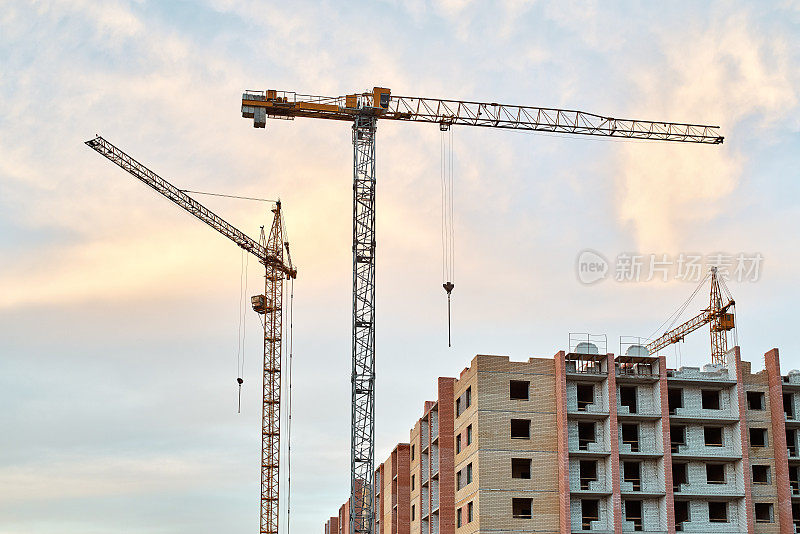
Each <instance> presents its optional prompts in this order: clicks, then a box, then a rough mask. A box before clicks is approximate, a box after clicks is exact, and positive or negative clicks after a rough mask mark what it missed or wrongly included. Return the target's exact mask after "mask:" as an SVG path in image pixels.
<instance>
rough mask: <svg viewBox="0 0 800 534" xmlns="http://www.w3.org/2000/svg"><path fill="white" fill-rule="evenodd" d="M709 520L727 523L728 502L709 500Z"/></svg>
mask: <svg viewBox="0 0 800 534" xmlns="http://www.w3.org/2000/svg"><path fill="white" fill-rule="evenodd" d="M708 520H709V521H711V522H712V523H727V522H728V503H726V502H725V501H709V503H708Z"/></svg>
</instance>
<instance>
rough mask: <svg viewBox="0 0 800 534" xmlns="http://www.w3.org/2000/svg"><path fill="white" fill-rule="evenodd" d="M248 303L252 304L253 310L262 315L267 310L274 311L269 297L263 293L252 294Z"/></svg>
mask: <svg viewBox="0 0 800 534" xmlns="http://www.w3.org/2000/svg"><path fill="white" fill-rule="evenodd" d="M250 304H251V305H252V306H253V311H254V312H256V313H259V314H261V315H264V314H265V313H267V312H268V311H274V310H273V308H272V306H271V304H272V303H270V302H269V299H268V298H267V297H265V296H264V295H253V296H252V297H250Z"/></svg>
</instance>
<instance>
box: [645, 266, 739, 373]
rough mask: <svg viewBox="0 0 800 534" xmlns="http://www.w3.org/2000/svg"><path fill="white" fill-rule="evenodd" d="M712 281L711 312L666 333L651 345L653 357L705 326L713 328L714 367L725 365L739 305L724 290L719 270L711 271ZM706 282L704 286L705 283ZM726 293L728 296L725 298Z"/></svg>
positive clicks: (650, 350) (712, 357)
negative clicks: (736, 309) (729, 333)
mask: <svg viewBox="0 0 800 534" xmlns="http://www.w3.org/2000/svg"><path fill="white" fill-rule="evenodd" d="M707 278H708V277H707ZM707 278H706V279H707ZM710 278H711V295H710V297H709V302H708V308H706V309H704V310H703V311H702V312H701V313H700V314H698V315H697V316H695V317H692V318H691V319H689V320H688V321H686V322H685V323H683V324H681V325H679V326H677V327H675V328H673V329H671V330H669V331H668V332H665V333H664V334H663V335H662V336H661V337H659V338H658V339H655V340H653V341H651V342H650V343H648V344H647V351H648V352H649V353H650V354H655V353H656V352H658V351H659V350H661V349H663V348H664V347H667V346H669V345H672V344H673V343H677V342H679V341H683V339H684V338H685V337H686V336H687V335H689V334H691V333H692V332H694V331H695V330H698V329H699V328H702V327H703V326H705V325H710V327H709V328H710V331H711V363H715V364H719V365H722V364H724V363H725V354H726V353H727V352H728V332H730V331H732V330H733V329H734V328H735V327H736V318H735V313H734V312H733V310H734V309H735V306H736V302H735V301H734V300H733V297H731V295H730V292H729V291H728V289H727V287H725V281H724V280H720V277H719V273H718V269H717V267H712V268H711V271H710ZM703 282H705V279H704V280H703ZM723 289H724V293H725V295H724V298H723Z"/></svg>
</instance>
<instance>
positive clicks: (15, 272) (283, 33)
mask: <svg viewBox="0 0 800 534" xmlns="http://www.w3.org/2000/svg"><path fill="white" fill-rule="evenodd" d="M0 59H1V60H2V63H0V65H1V66H2V67H1V68H0V99H1V100H2V101H1V103H0V407H2V409H0V532H2V533H3V534H23V533H24V534H33V533H35V534H39V533H42V534H44V533H47V534H73V533H74V534H77V533H81V534H95V533H97V534H99V533H107V532H126V533H131V534H145V533H146V534H151V533H152V534H156V533H158V534H189V533H191V534H204V533H212V532H214V533H216V532H242V533H245V532H255V531H256V529H257V528H258V499H259V461H260V435H259V433H260V396H261V385H260V370H261V362H260V359H261V352H262V349H261V347H260V343H261V341H260V333H259V328H260V326H259V323H258V319H257V316H256V315H255V314H254V313H253V312H249V313H247V315H246V318H247V319H246V329H247V336H246V347H245V351H244V353H245V374H244V387H243V390H242V402H243V408H242V413H241V414H237V413H236V382H235V379H236V368H237V358H236V352H237V337H238V331H239V323H238V316H239V302H240V270H241V268H242V254H241V251H240V250H239V249H238V248H237V247H236V246H234V245H233V244H232V243H231V242H229V241H227V240H226V239H225V238H224V237H222V236H219V235H217V234H215V233H214V232H213V230H211V229H210V228H208V227H207V226H205V225H203V224H202V223H200V222H199V221H197V220H195V219H193V218H192V217H191V216H189V215H187V214H185V213H182V212H181V211H180V210H179V209H178V208H177V207H176V206H174V205H172V204H171V203H170V202H168V201H167V200H165V199H163V198H160V197H158V195H156V194H155V193H154V192H153V191H152V190H150V189H148V188H147V187H145V186H144V185H142V184H141V183H138V182H136V181H135V180H134V179H133V178H132V177H130V176H129V175H127V174H126V173H124V172H123V171H121V170H120V169H119V168H117V167H115V166H113V165H112V164H110V163H109V162H108V161H106V160H104V159H103V158H102V157H100V156H98V155H97V154H96V153H95V152H94V151H92V150H90V149H88V148H87V147H86V146H85V145H84V144H83V142H84V141H85V140H87V139H90V138H91V137H93V136H94V135H95V134H101V135H103V136H104V137H106V138H107V139H108V140H109V141H111V142H112V143H114V144H116V145H118V146H119V147H121V148H122V149H123V150H126V151H127V152H129V153H130V154H131V155H132V156H134V157H135V158H137V159H139V160H140V161H142V162H143V163H145V164H146V165H148V166H149V167H150V168H152V169H153V170H154V171H156V172H158V173H159V174H161V175H162V176H163V177H165V178H167V179H168V180H170V181H172V182H173V183H174V184H176V185H178V186H179V187H182V188H186V189H195V190H201V191H213V192H219V193H225V194H233V195H244V196H253V197H263V198H276V197H280V198H281V200H282V201H283V208H284V210H285V219H286V224H287V229H288V236H289V239H290V241H291V245H292V257H293V260H294V262H295V263H296V265H297V267H298V271H299V274H298V278H297V281H296V282H295V286H294V288H295V300H294V332H293V341H294V365H293V386H294V387H293V403H294V406H293V407H294V410H293V427H292V457H291V464H292V481H291V485H292V497H291V498H292V502H291V505H292V506H291V509H292V511H291V518H292V529H293V530H295V531H296V532H321V531H322V528H323V522H324V521H325V520H326V519H327V518H328V517H329V516H331V515H335V514H336V513H337V510H338V508H339V506H340V505H341V504H342V503H343V502H344V501H345V500H346V499H347V497H348V493H349V469H350V465H349V461H350V459H349V440H350V428H349V425H350V305H351V296H350V292H351V276H352V275H351V235H350V232H351V195H352V184H351V181H352V146H351V139H350V129H349V126H348V124H346V123H338V122H333V121H331V122H328V121H319V120H310V119H298V120H295V121H291V122H290V121H268V123H267V127H266V129H265V130H260V129H259V130H257V129H254V128H253V127H252V121H251V120H246V119H243V118H241V114H240V103H241V100H240V99H241V93H242V91H243V90H245V89H268V88H270V89H271V88H274V89H279V90H288V91H296V92H298V93H305V94H316V95H328V96H337V95H344V94H347V93H353V92H362V91H365V90H371V88H372V87H373V86H383V87H388V88H391V90H392V92H393V94H397V95H408V96H424V97H440V98H450V99H464V100H475V101H485V102H500V103H506V104H519V105H533V106H549V107H564V108H570V109H580V110H584V111H589V112H594V113H598V114H602V115H608V116H612V117H617V118H638V119H650V120H659V121H674V122H693V123H704V124H712V125H719V126H720V127H721V131H722V134H723V135H724V136H725V142H724V144H722V145H717V146H710V145H689V144H682V143H674V144H665V143H657V142H633V141H624V140H623V141H620V140H609V139H597V138H579V137H572V138H569V137H565V136H554V135H546V134H530V133H518V132H508V131H494V130H491V129H483V128H471V129H470V128H465V127H461V128H454V129H453V142H454V162H455V168H454V180H455V186H454V210H455V280H454V282H455V286H456V287H455V290H454V292H453V340H454V343H453V347H452V348H451V349H448V347H447V338H446V299H445V293H444V291H443V290H442V286H441V284H442V282H443V280H442V276H441V272H442V258H441V211H440V210H441V190H440V142H441V139H440V136H441V134H440V132H439V128H438V127H437V126H436V125H433V124H410V123H402V122H396V123H394V122H392V121H383V122H379V125H378V135H377V191H378V192H377V204H378V207H377V210H378V211H377V213H378V214H377V233H378V245H377V254H378V259H377V266H378V270H377V284H378V285H377V321H376V324H377V341H376V345H377V427H376V434H377V436H376V439H377V447H376V459H377V461H378V462H380V461H383V459H385V458H386V456H387V455H388V453H389V452H390V451H391V449H392V448H393V447H394V446H395V444H396V443H397V442H401V441H407V440H408V437H409V434H408V431H409V429H410V428H411V427H412V426H413V425H414V423H415V421H416V419H417V418H418V417H419V416H420V415H421V413H422V407H423V403H424V401H425V400H427V399H432V398H433V396H434V394H435V386H436V378H437V377H439V376H458V373H459V372H460V371H461V369H463V368H464V367H465V366H467V365H469V362H470V360H471V359H472V358H473V357H474V356H475V355H476V354H502V355H508V356H510V357H511V358H512V359H515V360H523V359H527V358H528V357H531V356H540V357H541V356H545V357H546V356H551V355H553V354H554V353H556V352H557V351H559V350H565V349H567V348H568V343H569V334H570V332H588V333H593V334H606V335H607V336H608V351H609V352H618V350H619V336H628V335H633V336H649V335H651V334H654V333H659V332H658V327H659V325H661V324H662V323H663V322H664V320H665V319H667V317H668V316H669V315H670V314H671V313H672V312H673V311H674V310H675V309H676V308H678V307H679V306H680V305H681V304H682V303H683V301H684V300H685V299H686V298H687V297H688V296H689V294H691V293H692V291H693V290H694V288H695V284H694V283H691V282H683V281H677V280H674V277H672V276H670V277H669V280H668V281H667V282H663V281H661V280H660V278H659V277H657V279H655V280H652V281H649V282H648V281H645V280H644V279H642V280H641V281H639V282H618V281H616V280H614V279H613V278H614V276H613V272H612V273H611V275H610V276H609V279H606V280H602V281H600V282H598V283H596V284H594V285H585V284H583V283H581V282H580V280H579V279H578V277H577V274H576V259H577V258H578V255H579V253H580V252H581V251H583V250H585V249H591V250H593V251H596V252H598V253H599V254H600V255H602V256H603V257H605V258H607V259H608V260H609V261H610V262H611V263H612V265H611V269H612V271H613V269H614V265H613V263H614V262H615V260H616V258H617V257H618V256H620V255H622V254H629V255H641V256H642V257H644V258H649V257H650V255H651V254H656V255H658V257H661V256H662V255H664V254H666V255H668V257H669V258H677V257H678V256H679V255H680V254H685V255H688V254H692V255H700V256H703V257H710V256H711V255H714V254H718V253H722V254H730V255H736V254H740V253H742V254H747V255H749V256H752V255H756V254H760V255H761V256H762V257H763V263H762V264H761V269H760V272H759V276H758V279H757V280H755V281H744V282H738V281H737V280H730V281H729V282H728V287H729V288H730V290H731V292H732V293H733V295H734V297H735V299H736V302H737V308H736V311H737V322H738V331H737V333H738V339H739V343H740V345H741V347H742V356H743V358H744V359H745V360H751V361H752V362H753V365H754V368H755V369H760V368H761V367H763V358H762V356H763V354H764V353H765V352H766V351H767V350H769V349H771V348H773V347H778V348H779V349H780V351H781V360H782V366H783V370H784V372H786V371H788V370H789V369H793V368H800V337H798V336H795V332H794V331H793V330H792V328H794V327H791V325H792V324H793V323H794V319H795V318H796V317H797V310H796V308H797V306H796V303H795V302H794V301H796V300H798V299H799V298H800V290H798V284H797V278H796V272H797V265H798V263H800V247H799V246H798V245H800V239H798V235H799V231H798V221H800V202H798V199H800V171H798V169H800V102H799V100H798V99H799V98H800V2H798V1H796V0H780V1H775V2H771V3H765V2H759V3H752V2H668V3H652V2H647V3H645V2H572V1H566V2H544V1H541V2H537V1H525V0H509V1H507V2H502V3H500V2H472V1H470V0H443V1H438V2H437V1H425V0H407V1H403V0H395V1H388V0H387V1H382V2H305V1H295V2H255V1H247V0H239V1H232V0H207V1H197V2H178V1H163V2H156V1H151V2H147V1H127V2H125V1H111V0H109V1H102V2H96V1H95V2H90V1H88V0H65V1H32V2H30V1H15V0H10V1H9V0H5V1H3V2H0ZM198 200H200V201H201V202H204V203H205V204H206V205H207V206H208V207H210V208H211V209H213V210H215V211H216V212H217V213H218V214H219V215H221V216H222V217H224V218H226V219H227V220H228V221H230V222H231V223H232V224H234V225H236V226H237V227H239V228H240V229H241V230H243V231H244V232H246V233H248V234H249V235H251V236H253V237H256V236H257V235H258V229H259V226H261V225H264V224H267V225H268V224H269V223H270V221H271V213H269V205H268V204H265V203H258V202H245V201H239V200H229V199H221V198H215V197H198ZM257 267H258V265H257V264H256V262H255V261H251V262H250V264H249V269H248V295H249V294H254V293H256V292H257V291H259V289H258V286H259V285H260V284H263V278H262V277H263V272H260V271H259V269H258V268H257ZM706 299H707V297H706V289H703V290H701V293H700V295H699V297H698V299H697V300H696V301H695V302H693V303H692V304H691V305H690V306H689V308H688V309H687V315H685V316H684V317H685V318H688V317H689V316H691V315H692V314H694V313H697V312H698V311H699V310H700V309H701V308H703V307H704V306H706V305H707V302H706ZM790 327H791V328H790ZM708 344H709V342H708V333H707V330H703V331H700V332H697V333H695V334H693V336H691V339H688V340H687V342H686V343H685V344H682V345H681V346H680V347H672V348H669V349H667V350H665V351H664V354H666V355H667V357H668V363H669V364H670V366H675V365H677V364H679V363H680V364H683V365H695V366H700V365H703V364H705V363H708V361H709V348H708Z"/></svg>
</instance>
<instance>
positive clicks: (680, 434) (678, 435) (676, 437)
mask: <svg viewBox="0 0 800 534" xmlns="http://www.w3.org/2000/svg"><path fill="white" fill-rule="evenodd" d="M669 439H670V445H671V449H672V452H680V447H681V446H682V445H686V427H685V426H681V425H670V426H669Z"/></svg>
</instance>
